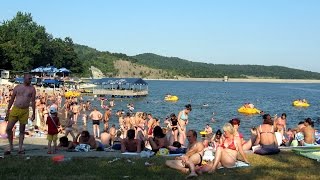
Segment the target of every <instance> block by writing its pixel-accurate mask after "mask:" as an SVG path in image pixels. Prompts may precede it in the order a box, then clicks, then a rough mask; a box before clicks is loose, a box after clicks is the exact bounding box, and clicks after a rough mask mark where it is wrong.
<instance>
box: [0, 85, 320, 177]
mask: <svg viewBox="0 0 320 180" xmlns="http://www.w3.org/2000/svg"><path fill="white" fill-rule="evenodd" d="M4 93H9V94H8V95H10V91H2V93H1V94H4ZM2 97H3V95H2ZM3 99H6V98H1V100H2V101H3ZM103 103H105V102H103ZM103 103H102V104H103ZM35 104H36V109H37V111H38V113H39V114H40V118H41V122H42V125H43V126H44V127H45V129H46V132H47V139H48V153H49V154H51V153H56V149H58V148H59V147H60V148H61V149H66V150H71V151H74V150H77V151H88V149H90V148H91V149H96V150H105V149H114V150H119V151H121V152H138V153H139V152H141V151H143V150H146V149H149V150H150V151H153V152H155V153H156V152H158V151H159V150H160V149H162V148H166V149H168V150H169V151H170V152H171V153H177V154H180V153H183V154H184V155H183V156H179V157H178V158H176V160H168V161H167V162H166V165H167V166H168V167H171V168H174V169H178V170H180V171H182V172H190V174H189V176H188V177H192V176H197V175H198V174H201V173H204V172H214V171H215V170H216V169H217V168H219V167H226V168H229V167H233V166H234V165H235V163H236V162H237V160H238V159H240V160H242V161H244V162H246V163H249V162H248V160H247V157H246V154H245V153H244V151H247V150H251V149H252V150H253V151H254V153H256V154H261V155H268V154H277V153H279V152H280V150H279V148H278V147H279V146H298V145H300V146H314V145H317V143H319V136H318V134H317V131H316V130H315V129H314V126H313V121H312V120H311V119H310V118H306V119H305V120H304V121H302V122H300V123H299V125H297V127H296V128H287V125H286V121H287V119H286V118H287V115H286V114H285V113H283V114H282V115H281V117H271V116H270V115H269V114H264V115H263V116H262V124H261V125H259V126H258V127H255V128H252V129H251V134H252V135H251V138H250V139H248V140H245V139H244V137H243V135H242V134H241V133H240V132H239V127H240V123H241V121H240V120H239V119H238V118H234V119H231V120H230V121H228V122H226V124H225V125H224V126H223V127H222V128H221V130H220V129H219V130H217V131H216V132H213V130H212V128H211V127H210V125H209V124H207V125H206V127H205V129H204V131H205V132H206V133H205V135H204V137H203V138H202V139H201V141H199V139H200V138H197V137H198V134H199V132H196V131H195V130H187V126H188V123H189V117H188V115H189V113H190V112H191V111H192V107H191V105H190V104H188V105H186V106H185V108H184V109H183V110H181V111H180V112H179V113H178V114H177V115H176V114H175V113H172V114H170V116H169V117H167V118H166V119H165V121H164V122H163V124H164V125H165V127H161V123H160V120H159V119H158V118H156V117H153V116H152V114H151V113H149V114H148V113H145V112H133V109H132V108H131V109H129V110H128V112H127V113H126V112H124V111H123V110H119V111H117V112H116V116H117V117H118V122H119V124H118V127H117V126H116V125H115V124H112V126H111V127H109V119H110V117H111V114H112V109H111V107H112V106H114V105H115V103H114V101H113V100H112V106H111V105H102V106H101V107H103V108H104V111H105V112H104V114H102V113H101V112H99V110H98V108H97V107H93V108H92V107H91V104H90V101H87V102H84V101H83V100H82V99H81V97H80V98H70V99H66V100H65V103H64V105H63V106H62V96H61V95H60V93H57V94H52V95H48V94H47V93H45V92H42V93H41V92H38V93H37V99H36V102H35ZM61 106H62V107H61ZM132 106H133V105H132ZM248 106H249V105H248ZM130 107H131V106H130ZM59 109H63V110H64V111H62V110H60V112H64V115H62V116H59V115H58V112H59ZM88 111H89V112H90V113H88V114H87V112H88ZM59 117H60V119H59ZM80 118H81V119H82V123H83V125H84V127H87V119H90V120H92V128H93V129H92V130H93V131H92V132H93V134H90V133H89V131H87V130H85V129H83V130H81V128H80V129H77V135H76V134H75V133H74V132H73V131H74V130H75V124H79V122H78V120H79V119H80ZM63 119H64V120H63ZM62 120H63V123H61V122H62ZM100 122H101V123H103V124H104V131H103V132H102V133H100V131H99V130H100V126H99V125H100ZM61 124H63V126H61ZM62 127H63V128H62ZM62 129H63V132H64V133H65V136H63V137H60V138H59V141H60V143H59V144H57V140H58V133H59V132H60V131H61V130H62ZM69 134H70V135H71V137H72V140H69V139H68V136H69ZM187 140H188V143H186V141H187ZM51 143H53V146H51ZM83 145H88V146H83ZM239 155H241V156H239ZM203 161H206V164H205V165H204V164H203Z"/></svg>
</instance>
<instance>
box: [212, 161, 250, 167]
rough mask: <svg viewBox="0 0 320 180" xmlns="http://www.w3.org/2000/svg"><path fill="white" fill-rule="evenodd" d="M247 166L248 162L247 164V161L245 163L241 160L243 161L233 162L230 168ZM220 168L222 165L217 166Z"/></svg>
mask: <svg viewBox="0 0 320 180" xmlns="http://www.w3.org/2000/svg"><path fill="white" fill-rule="evenodd" d="M248 166H250V164H247V163H245V162H243V161H237V162H236V164H235V165H234V166H233V167H231V168H237V167H248ZM222 168H224V167H220V168H218V169H222Z"/></svg>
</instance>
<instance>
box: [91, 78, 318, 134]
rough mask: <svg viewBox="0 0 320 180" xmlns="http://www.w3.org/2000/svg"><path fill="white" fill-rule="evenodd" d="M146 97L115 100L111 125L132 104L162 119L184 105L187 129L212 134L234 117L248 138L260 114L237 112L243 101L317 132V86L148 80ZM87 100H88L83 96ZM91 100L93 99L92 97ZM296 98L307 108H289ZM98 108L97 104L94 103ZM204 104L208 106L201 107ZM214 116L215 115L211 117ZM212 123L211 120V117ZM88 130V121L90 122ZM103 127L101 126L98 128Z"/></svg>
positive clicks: (290, 124)
mask: <svg viewBox="0 0 320 180" xmlns="http://www.w3.org/2000/svg"><path fill="white" fill-rule="evenodd" d="M147 82H148V83H149V95H148V96H147V97H144V98H139V99H123V100H120V99H117V100H116V101H115V103H116V106H115V107H114V108H113V110H112V112H113V117H112V119H111V120H110V124H112V123H116V124H118V119H117V118H116V117H115V116H114V114H115V112H116V111H117V110H121V109H123V110H125V111H127V104H128V103H134V107H135V110H134V111H135V112H137V111H144V112H147V113H151V114H153V115H154V117H158V118H159V119H161V123H162V124H163V120H164V119H165V117H166V116H168V115H169V114H170V113H175V114H176V115H178V113H179V111H181V110H182V109H183V108H184V106H185V105H186V104H189V103H190V104H191V105H192V111H191V113H190V115H189V125H188V129H195V130H197V131H200V130H202V129H203V128H204V127H205V124H206V123H209V124H210V125H211V127H212V128H213V130H214V131H216V130H218V129H220V128H222V126H223V125H224V124H225V123H226V122H227V121H229V120H230V119H232V118H234V117H238V118H240V120H241V126H240V131H241V132H242V133H243V134H244V136H245V138H246V139H247V138H249V135H250V128H251V127H253V126H257V125H259V124H261V123H262V117H261V116H260V115H251V116H248V115H243V114H240V113H238V111H237V109H238V108H239V107H240V106H242V105H243V104H244V103H245V102H251V103H253V104H254V105H255V107H256V108H258V109H260V110H263V111H264V112H265V113H269V114H271V115H274V114H278V116H280V115H281V114H282V113H284V112H285V113H287V116H288V117H287V119H288V125H287V127H288V128H294V127H295V126H296V125H297V124H298V122H299V121H303V120H304V119H305V118H307V117H310V118H312V119H313V121H315V127H316V128H318V129H319V127H320V126H319V124H320V123H319V121H320V120H319V116H320V110H319V108H320V103H319V94H320V84H288V83H235V82H203V81H201V82H198V81H197V82H196V81H147ZM167 93H170V94H173V95H176V96H178V97H179V101H177V102H165V101H164V100H163V99H164V96H165V95H166V94H167ZM86 98H89V97H86ZM91 98H92V97H91ZM295 99H306V100H307V101H308V102H309V103H310V107H308V108H296V107H293V106H292V102H293V101H294V100H295ZM93 104H95V105H97V106H100V102H98V101H93ZM203 104H208V106H207V107H204V106H203ZM213 113H214V115H213ZM212 117H213V118H214V119H215V122H212V121H211V118H212ZM88 128H89V129H91V122H89V126H88ZM101 128H102V125H101Z"/></svg>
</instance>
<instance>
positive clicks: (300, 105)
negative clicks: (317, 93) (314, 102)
mask: <svg viewBox="0 0 320 180" xmlns="http://www.w3.org/2000/svg"><path fill="white" fill-rule="evenodd" d="M292 105H293V106H296V107H309V106H310V104H309V103H308V102H307V101H305V102H303V101H298V100H296V101H293V103H292Z"/></svg>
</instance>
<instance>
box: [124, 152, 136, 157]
mask: <svg viewBox="0 0 320 180" xmlns="http://www.w3.org/2000/svg"><path fill="white" fill-rule="evenodd" d="M121 154H123V155H130V156H138V155H140V153H137V152H124V153H121Z"/></svg>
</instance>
